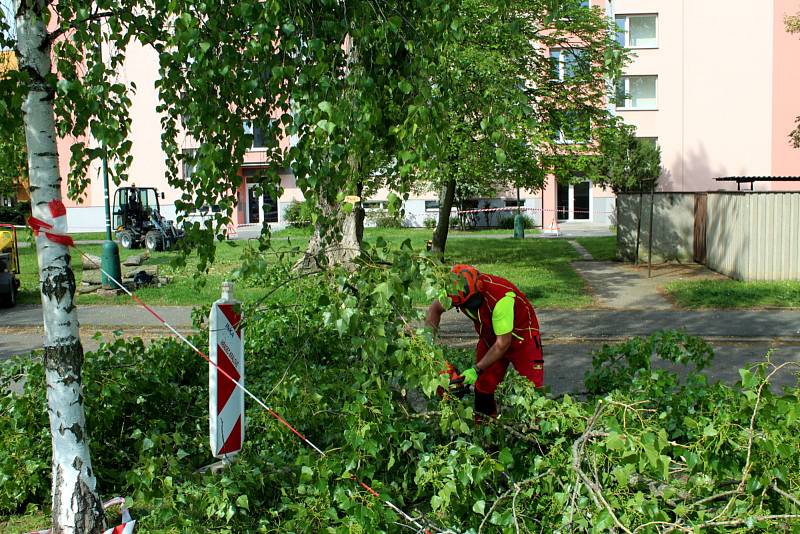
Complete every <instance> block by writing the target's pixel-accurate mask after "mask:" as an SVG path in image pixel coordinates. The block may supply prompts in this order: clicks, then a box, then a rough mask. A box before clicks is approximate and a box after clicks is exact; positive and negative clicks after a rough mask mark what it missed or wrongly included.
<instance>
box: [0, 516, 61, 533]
mask: <svg viewBox="0 0 800 534" xmlns="http://www.w3.org/2000/svg"><path fill="white" fill-rule="evenodd" d="M49 524H50V516H49V515H45V514H44V513H43V512H32V513H29V514H25V515H16V516H11V517H8V518H5V519H2V518H0V532H2V533H3V534H25V533H26V532H36V531H39V530H41V529H42V528H45V527H47V528H49Z"/></svg>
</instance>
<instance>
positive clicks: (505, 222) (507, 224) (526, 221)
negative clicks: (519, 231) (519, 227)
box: [497, 215, 536, 230]
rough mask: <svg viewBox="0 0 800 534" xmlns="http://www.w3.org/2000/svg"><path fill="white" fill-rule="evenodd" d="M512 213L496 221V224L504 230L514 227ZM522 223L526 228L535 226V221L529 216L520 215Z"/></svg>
mask: <svg viewBox="0 0 800 534" xmlns="http://www.w3.org/2000/svg"><path fill="white" fill-rule="evenodd" d="M514 217H515V216H514V215H512V216H511V217H503V218H501V219H500V220H499V221H497V226H498V227H499V228H502V229H504V230H513V229H514ZM522 224H523V225H524V227H525V229H526V230H530V229H532V228H536V222H535V221H534V220H533V219H532V218H531V217H530V216H529V215H523V216H522Z"/></svg>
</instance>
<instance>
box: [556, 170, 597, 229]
mask: <svg viewBox="0 0 800 534" xmlns="http://www.w3.org/2000/svg"><path fill="white" fill-rule="evenodd" d="M584 182H589V218H588V219H576V218H575V186H574V185H573V184H570V185H569V191H568V192H567V218H566V219H558V220H559V221H565V222H594V194H593V192H594V184H593V183H592V181H591V180H584ZM556 194H558V193H556ZM556 214H558V211H556Z"/></svg>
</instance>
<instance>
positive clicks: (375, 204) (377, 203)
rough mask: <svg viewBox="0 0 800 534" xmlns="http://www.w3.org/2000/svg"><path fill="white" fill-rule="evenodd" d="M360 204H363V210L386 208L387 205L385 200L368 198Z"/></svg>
mask: <svg viewBox="0 0 800 534" xmlns="http://www.w3.org/2000/svg"><path fill="white" fill-rule="evenodd" d="M361 205H362V206H364V211H370V210H386V209H387V208H388V207H389V206H388V203H387V202H385V201H381V200H368V201H366V202H362V204H361Z"/></svg>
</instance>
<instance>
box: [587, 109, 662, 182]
mask: <svg viewBox="0 0 800 534" xmlns="http://www.w3.org/2000/svg"><path fill="white" fill-rule="evenodd" d="M635 134H636V128H635V127H633V126H630V125H627V124H624V123H623V122H622V121H617V122H616V123H614V124H613V125H611V126H609V127H607V128H604V129H603V130H602V131H601V132H600V134H599V136H598V137H599V143H598V154H597V155H596V156H592V157H590V158H589V159H588V169H587V174H588V176H589V177H590V178H591V179H592V181H593V183H596V184H598V185H604V186H606V185H607V186H610V187H611V188H612V189H613V190H614V192H615V193H619V192H630V191H637V190H640V189H641V188H642V187H643V184H647V185H650V184H651V183H653V182H655V181H656V180H657V179H658V178H659V176H660V175H661V148H660V147H659V146H658V145H657V144H656V143H655V142H654V141H652V140H650V139H642V138H640V137H636V135H635Z"/></svg>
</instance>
